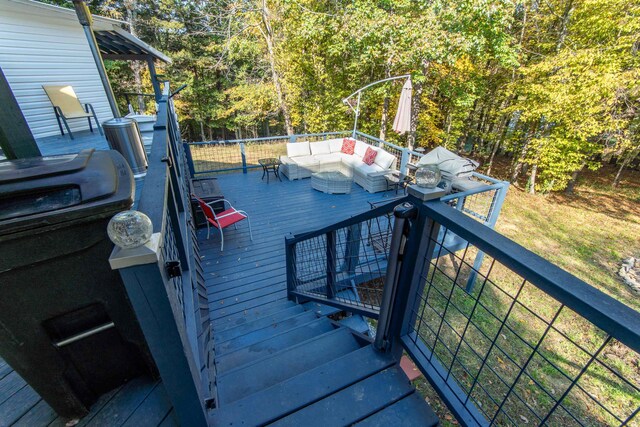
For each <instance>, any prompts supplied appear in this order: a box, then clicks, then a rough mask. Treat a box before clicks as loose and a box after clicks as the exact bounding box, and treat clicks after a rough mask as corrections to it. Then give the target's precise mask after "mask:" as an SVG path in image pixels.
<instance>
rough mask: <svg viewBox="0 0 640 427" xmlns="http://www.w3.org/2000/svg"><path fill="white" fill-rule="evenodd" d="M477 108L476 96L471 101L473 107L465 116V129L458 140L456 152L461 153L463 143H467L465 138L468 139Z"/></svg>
mask: <svg viewBox="0 0 640 427" xmlns="http://www.w3.org/2000/svg"><path fill="white" fill-rule="evenodd" d="M477 108H478V98H476V100H475V101H473V108H471V111H469V115H468V116H467V120H466V125H465V127H464V128H465V130H464V133H463V134H462V136H461V137H460V140H459V141H458V153H462V152H463V151H464V147H465V145H467V140H468V139H469V133H470V132H471V128H472V127H473V123H472V122H473V118H474V117H475V114H476V109H477Z"/></svg>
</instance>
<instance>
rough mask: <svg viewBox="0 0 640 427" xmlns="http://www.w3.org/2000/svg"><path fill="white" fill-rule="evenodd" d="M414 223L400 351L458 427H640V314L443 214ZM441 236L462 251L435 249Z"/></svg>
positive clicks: (430, 209)
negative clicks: (419, 241) (422, 226)
mask: <svg viewBox="0 0 640 427" xmlns="http://www.w3.org/2000/svg"><path fill="white" fill-rule="evenodd" d="M421 214H422V215H427V216H428V217H429V218H430V220H431V221H429V225H428V226H429V227H430V229H429V230H427V232H425V233H424V235H428V236H430V237H429V238H428V239H427V242H423V244H424V245H427V246H428V247H429V250H427V251H426V254H427V255H426V256H425V257H424V258H423V259H420V260H417V261H416V268H417V269H418V272H419V275H418V276H417V278H416V279H415V281H414V284H413V285H414V287H413V288H412V289H415V293H414V294H413V295H410V297H409V300H408V301H409V302H408V305H407V307H406V310H407V311H406V312H405V313H402V314H400V315H402V316H403V317H404V319H405V322H406V331H407V333H406V335H405V336H403V337H402V342H403V344H404V346H405V348H406V349H407V350H408V352H409V353H410V354H411V356H412V358H413V359H414V360H415V361H416V363H417V364H418V365H419V366H420V368H421V369H422V370H423V371H424V372H425V373H426V375H427V377H428V378H429V380H430V382H431V383H432V384H434V386H435V388H436V389H437V391H438V392H439V394H440V395H441V396H442V397H443V399H444V400H445V401H446V403H447V404H448V405H449V407H450V408H452V410H453V411H454V412H455V413H456V416H457V417H458V419H459V420H460V421H462V423H463V424H466V425H584V426H600V425H634V423H637V422H638V421H639V419H638V418H637V414H638V412H639V410H640V370H639V369H638V363H639V360H640V358H639V354H638V350H639V349H640V313H638V312H635V311H633V310H632V309H630V308H629V307H627V306H624V305H623V304H621V303H619V302H618V301H616V300H614V299H613V298H611V297H609V296H607V295H605V294H603V293H601V292H599V291H597V290H596V289H595V288H593V287H591V286H589V285H588V284H586V283H584V282H582V281H580V280H579V279H577V278H575V277H573V276H571V275H570V274H568V273H566V272H565V271H563V270H561V269H559V268H558V267H556V266H554V265H552V264H551V263H549V262H547V261H545V260H543V259H542V258H540V257H538V256H536V255H534V254H532V253H531V252H529V251H527V250H525V249H524V248H522V247H520V246H518V245H516V244H515V243H513V242H511V241H509V240H508V239H506V238H504V237H502V236H500V235H499V234H498V233H495V232H493V231H492V230H490V229H488V228H486V227H481V226H480V225H479V224H478V223H477V222H476V221H473V220H471V219H470V218H469V217H467V216H466V215H461V214H460V213H459V212H456V211H455V210H453V209H451V208H449V207H447V206H444V205H442V204H435V203H428V206H426V207H425V206H423V207H422V210H421ZM440 226H443V227H446V230H447V231H446V232H445V233H452V232H455V233H456V234H457V235H460V236H463V237H464V239H465V241H466V242H467V243H466V244H465V246H464V248H462V250H460V251H458V252H455V253H453V252H449V251H447V249H446V247H444V246H443V245H440V243H439V240H438V238H437V237H436V236H438V234H439V233H438V232H437V229H438V228H439V227H440ZM412 235H415V234H412ZM410 239H411V238H410ZM445 239H446V236H445ZM478 248H481V249H482V251H483V252H484V253H485V258H484V260H483V262H482V263H480V264H478V263H476V262H475V260H476V254H477V253H478V250H479V249H478ZM434 252H435V253H434ZM445 255H446V256H445ZM469 277H474V280H475V283H476V287H475V288H474V289H473V291H471V292H469V291H468V289H467V283H468V280H469Z"/></svg>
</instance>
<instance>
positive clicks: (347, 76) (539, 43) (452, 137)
mask: <svg viewBox="0 0 640 427" xmlns="http://www.w3.org/2000/svg"><path fill="white" fill-rule="evenodd" d="M89 3H90V6H91V7H92V9H93V11H94V12H95V13H98V14H102V15H106V16H111V17H115V18H120V19H123V20H126V21H128V22H130V23H131V31H132V32H134V33H136V34H137V36H138V37H140V38H142V39H143V40H145V41H147V42H149V43H150V44H152V45H153V46H155V47H156V48H158V49H160V50H162V51H163V52H164V53H166V54H168V55H169V56H170V57H171V58H172V59H173V64H171V65H169V66H166V67H165V68H164V70H162V71H161V72H162V73H163V74H164V75H165V76H166V77H167V78H168V79H170V80H171V81H172V82H173V84H174V87H177V86H178V85H180V84H183V83H187V84H188V85H189V87H188V88H187V89H186V90H185V91H184V92H183V93H182V94H181V96H180V98H179V99H178V102H177V105H178V108H179V115H180V118H181V120H182V124H181V125H182V129H183V133H184V137H185V138H186V139H188V140H212V139H220V138H222V139H231V138H244V137H255V136H264V135H269V134H271V135H274V134H284V133H301V132H319V131H333V130H344V129H348V128H350V127H351V126H352V123H353V114H352V113H351V112H350V109H349V108H348V107H347V106H345V105H343V104H342V102H341V101H342V99H343V98H344V97H345V96H347V95H348V94H350V93H351V92H353V91H354V90H356V89H358V88H359V87H361V86H363V85H365V84H367V83H369V82H372V81H375V80H378V79H382V78H385V77H387V76H393V75H399V74H411V75H412V80H413V85H414V100H413V116H414V117H413V120H412V128H413V129H412V132H411V133H410V134H409V135H404V136H400V135H397V134H396V133H395V132H393V131H392V130H391V129H390V128H391V124H392V122H393V116H394V114H395V108H396V105H397V100H398V96H399V94H400V88H401V84H402V83H401V82H396V83H390V84H386V85H381V86H378V87H376V88H375V89H372V90H369V91H367V92H366V93H364V94H363V100H362V114H361V117H360V121H359V123H360V125H359V128H360V129H361V130H362V131H364V132H366V133H369V134H372V135H376V136H378V135H379V136H381V137H382V138H385V139H387V140H389V141H392V142H396V143H399V144H401V145H409V146H414V147H418V146H423V147H426V148H429V147H433V146H436V145H445V146H447V147H448V148H450V149H453V150H457V151H465V152H467V153H471V154H470V155H472V156H473V157H475V158H479V159H482V160H483V161H484V163H485V165H488V172H489V173H491V165H492V163H493V161H494V158H495V155H496V154H498V153H499V154H500V155H506V156H508V157H509V158H510V159H511V160H512V166H511V172H510V173H511V179H512V180H513V181H516V180H517V179H518V178H520V179H522V177H523V175H524V176H526V177H527V180H528V184H527V189H528V190H529V191H530V192H535V191H541V192H548V191H558V190H563V189H565V188H567V187H569V190H570V189H571V186H572V185H573V183H574V182H575V180H576V178H577V176H578V174H579V173H580V171H582V170H584V169H585V168H591V169H596V168H598V167H599V166H600V165H602V164H603V162H604V163H608V162H616V163H617V165H618V166H617V167H618V170H619V172H618V174H617V176H616V177H615V180H614V182H613V183H612V184H613V185H617V184H618V182H619V180H620V173H621V172H622V171H623V169H625V168H628V167H630V166H634V162H636V161H637V158H638V154H639V153H640V139H639V138H638V130H637V128H638V125H639V123H640V122H639V118H638V111H639V110H638V108H639V107H640V104H639V88H640V85H639V84H638V81H639V78H638V77H639V60H640V57H639V55H638V50H639V48H640V28H639V27H640V1H639V0H533V1H529V0H525V1H518V0H515V1H507V0H502V1H501V0H435V1H426V0H423V1H414V0H379V1H368V0H353V1H351V0H350V1H344V0H331V1H315V0H221V1H211V2H208V1H191V0H186V1H177V0H159V1H158V0H104V1H102V0H94V1H92V2H89ZM108 66H109V71H110V73H111V76H112V84H113V86H114V88H115V89H116V92H125V91H138V90H140V88H142V89H143V90H145V89H146V91H147V92H148V91H149V90H150V88H149V87H145V86H148V84H145V72H146V71H145V69H144V67H143V66H140V67H137V66H134V67H131V65H130V63H110V64H109V65H108ZM146 79H147V80H148V77H147V78H146Z"/></svg>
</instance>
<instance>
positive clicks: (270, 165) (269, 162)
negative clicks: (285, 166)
mask: <svg viewBox="0 0 640 427" xmlns="http://www.w3.org/2000/svg"><path fill="white" fill-rule="evenodd" d="M258 163H259V164H260V166H262V178H261V179H264V176H265V175H266V176H267V184H268V183H269V172H273V175H275V177H276V178H278V181H280V182H282V180H281V179H280V165H281V164H282V162H280V159H276V158H275V157H270V158H267V159H259V160H258Z"/></svg>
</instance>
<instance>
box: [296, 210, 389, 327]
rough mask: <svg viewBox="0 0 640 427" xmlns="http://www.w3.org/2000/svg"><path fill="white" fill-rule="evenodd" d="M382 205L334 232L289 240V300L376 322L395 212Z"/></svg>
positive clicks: (318, 232) (344, 224)
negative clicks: (340, 310)
mask: <svg viewBox="0 0 640 427" xmlns="http://www.w3.org/2000/svg"><path fill="white" fill-rule="evenodd" d="M397 203H398V202H397V201H395V202H391V203H388V204H386V205H382V206H379V207H377V208H375V209H373V210H370V211H368V212H365V213H362V214H359V215H356V216H354V217H352V218H350V219H348V220H345V221H342V222H339V223H338V224H335V225H333V226H331V227H329V228H326V229H321V230H317V231H314V232H312V233H304V234H300V235H296V236H290V237H287V238H286V239H285V241H286V243H285V245H286V256H287V278H288V281H287V283H288V289H289V297H290V298H291V299H295V300H297V301H299V302H300V301H307V300H310V301H318V302H322V303H325V304H327V305H333V306H338V307H347V308H348V310H349V311H351V312H353V313H359V314H365V315H367V316H369V317H371V318H377V317H378V312H379V310H380V304H381V301H382V291H383V288H384V280H385V277H386V272H387V263H388V260H389V253H390V245H391V233H392V230H393V215H392V211H393V208H394V206H395V205H396V204H397Z"/></svg>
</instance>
